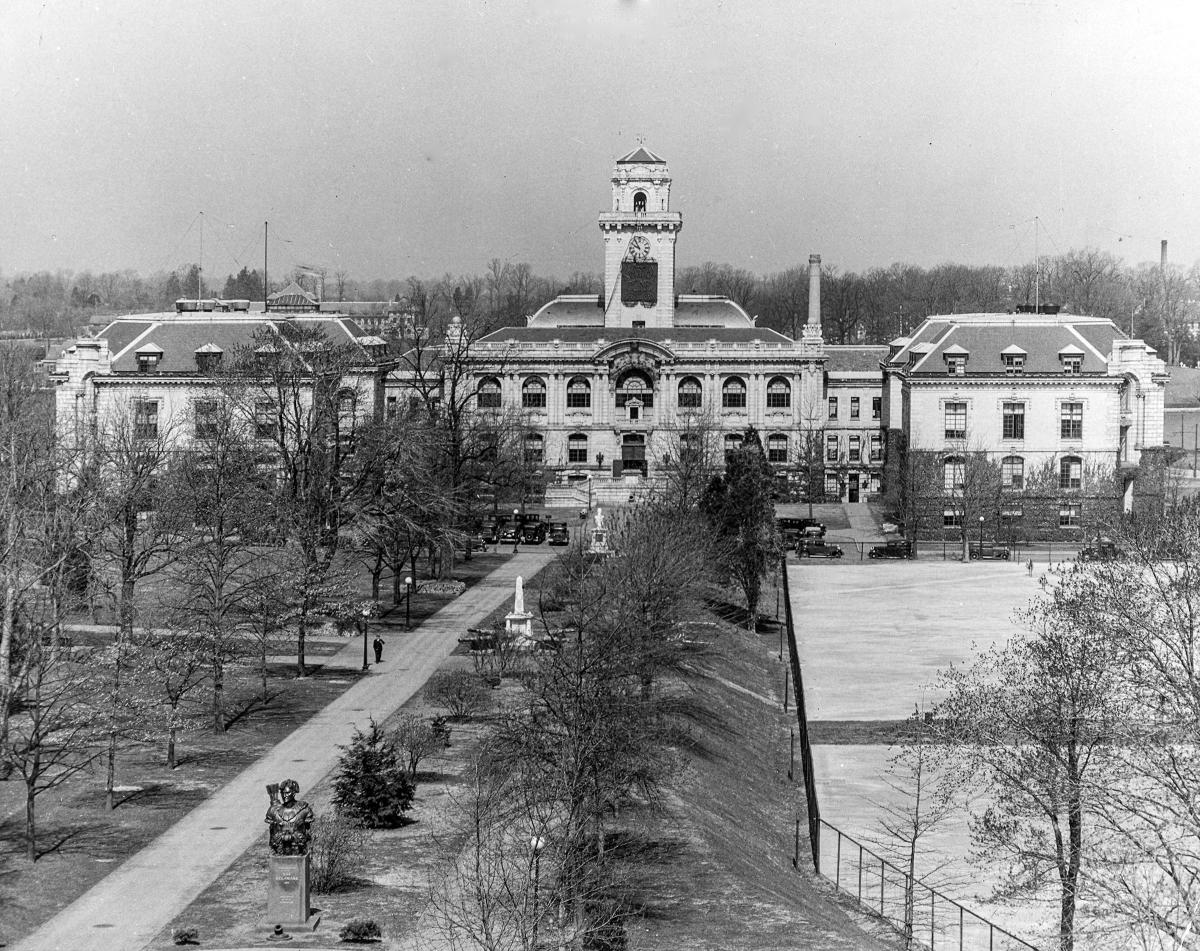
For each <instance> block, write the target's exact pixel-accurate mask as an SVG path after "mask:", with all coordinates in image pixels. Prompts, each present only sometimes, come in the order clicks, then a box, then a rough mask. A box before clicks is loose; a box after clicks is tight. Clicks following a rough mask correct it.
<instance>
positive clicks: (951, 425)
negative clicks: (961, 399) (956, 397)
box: [946, 403, 967, 439]
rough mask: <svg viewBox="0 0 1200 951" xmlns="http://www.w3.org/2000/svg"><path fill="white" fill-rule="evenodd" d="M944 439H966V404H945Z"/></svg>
mask: <svg viewBox="0 0 1200 951" xmlns="http://www.w3.org/2000/svg"><path fill="white" fill-rule="evenodd" d="M946 438H947V439H966V438H967V404H966V403H947V404H946Z"/></svg>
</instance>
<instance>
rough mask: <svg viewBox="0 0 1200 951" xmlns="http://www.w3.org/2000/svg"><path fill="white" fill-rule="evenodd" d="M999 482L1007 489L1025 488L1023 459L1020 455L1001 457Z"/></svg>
mask: <svg viewBox="0 0 1200 951" xmlns="http://www.w3.org/2000/svg"><path fill="white" fill-rule="evenodd" d="M1000 482H1001V484H1002V485H1004V487H1005V488H1008V489H1023V488H1025V460H1024V459H1022V458H1021V457H1020V456H1005V457H1004V458H1003V459H1001V460H1000Z"/></svg>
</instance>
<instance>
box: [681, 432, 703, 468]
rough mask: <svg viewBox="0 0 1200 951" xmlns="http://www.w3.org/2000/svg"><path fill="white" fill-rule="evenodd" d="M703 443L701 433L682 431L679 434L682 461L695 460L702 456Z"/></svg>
mask: <svg viewBox="0 0 1200 951" xmlns="http://www.w3.org/2000/svg"><path fill="white" fill-rule="evenodd" d="M701 448H702V443H701V440H700V434H699V433H680V434H679V458H680V461H685V460H686V461H688V462H694V461H695V460H696V459H698V458H699V456H700V450H701Z"/></svg>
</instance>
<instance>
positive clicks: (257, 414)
mask: <svg viewBox="0 0 1200 951" xmlns="http://www.w3.org/2000/svg"><path fill="white" fill-rule="evenodd" d="M254 435H255V436H257V437H258V438H259V439H274V438H275V404H274V403H272V402H271V401H270V400H259V401H258V402H257V403H255V404H254Z"/></svg>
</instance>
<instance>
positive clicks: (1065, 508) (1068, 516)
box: [1058, 503, 1083, 528]
mask: <svg viewBox="0 0 1200 951" xmlns="http://www.w3.org/2000/svg"><path fill="white" fill-rule="evenodd" d="M1082 513H1083V506H1082V505H1080V504H1078V503H1072V504H1070V505H1060V506H1059V508H1058V527H1059V528H1078V527H1079V525H1080V524H1081V515H1082Z"/></svg>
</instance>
